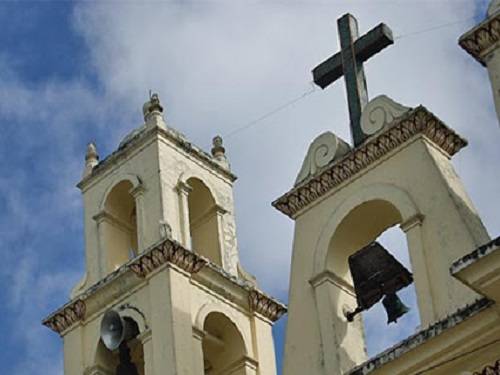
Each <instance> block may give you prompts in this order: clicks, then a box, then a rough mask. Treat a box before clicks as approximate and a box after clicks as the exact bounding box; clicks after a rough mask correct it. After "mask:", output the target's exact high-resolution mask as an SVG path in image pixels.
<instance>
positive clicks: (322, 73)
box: [312, 52, 344, 89]
mask: <svg viewBox="0 0 500 375" xmlns="http://www.w3.org/2000/svg"><path fill="white" fill-rule="evenodd" d="M312 74H313V80H314V83H315V84H317V85H318V86H319V87H321V88H322V89H324V88H325V87H327V86H328V85H329V84H330V83H332V82H334V81H336V80H337V79H339V78H340V77H342V74H344V71H343V68H342V55H341V54H340V52H339V53H336V54H335V55H333V56H332V57H330V58H328V59H326V60H325V61H323V62H322V63H321V64H319V65H318V66H317V67H316V68H314V69H313V71H312Z"/></svg>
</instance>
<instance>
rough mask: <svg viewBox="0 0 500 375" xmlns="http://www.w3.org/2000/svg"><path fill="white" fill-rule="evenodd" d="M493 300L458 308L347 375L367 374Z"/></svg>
mask: <svg viewBox="0 0 500 375" xmlns="http://www.w3.org/2000/svg"><path fill="white" fill-rule="evenodd" d="M492 305H493V302H492V301H490V300H489V299H487V298H481V299H479V300H477V301H476V302H474V303H472V304H470V305H467V306H465V307H462V308H460V309H458V310H457V311H456V312H454V313H453V314H451V315H449V316H448V317H446V318H444V319H442V320H440V321H438V322H436V323H434V324H433V325H431V326H430V327H429V328H426V329H423V330H421V331H420V332H417V333H415V334H414V335H412V336H410V337H408V338H407V339H405V340H403V341H401V342H400V343H398V344H396V345H394V346H393V347H391V348H389V349H387V350H385V351H383V352H382V353H380V354H378V355H376V356H375V357H373V358H371V359H369V360H368V361H366V362H364V363H362V364H361V365H359V366H356V367H354V368H353V369H352V370H350V371H348V372H347V373H346V375H367V374H370V373H371V372H373V371H375V370H377V369H379V368H380V367H382V366H384V365H385V364H387V363H389V362H391V361H394V360H396V359H397V358H399V357H401V356H402V355H403V354H405V353H408V352H409V351H411V350H413V349H415V348H416V347H418V346H420V345H423V344H424V343H426V342H427V341H429V340H430V339H432V338H433V337H436V336H439V335H440V334H441V333H443V332H444V331H446V330H448V329H450V328H453V327H455V326H457V325H458V324H460V323H462V322H463V321H465V320H467V319H468V318H471V317H473V316H474V315H476V314H478V313H479V312H481V311H483V310H485V309H487V308H488V307H490V306H492Z"/></svg>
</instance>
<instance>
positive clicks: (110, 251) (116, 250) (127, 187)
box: [96, 178, 140, 273]
mask: <svg viewBox="0 0 500 375" xmlns="http://www.w3.org/2000/svg"><path fill="white" fill-rule="evenodd" d="M134 183H135V184H136V185H134ZM137 183H139V185H138V184H137ZM138 186H140V180H138V179H132V180H131V179H128V178H127V179H122V180H119V181H118V182H117V183H115V184H114V185H112V186H111V188H110V190H109V191H108V192H107V194H106V196H105V199H104V202H103V204H102V210H101V212H100V214H99V215H97V216H96V220H97V222H98V230H99V236H100V238H101V253H102V255H103V256H104V258H105V259H104V262H103V263H104V264H103V268H104V270H105V272H106V273H107V272H112V271H114V270H115V269H117V268H118V267H120V266H121V265H122V264H124V263H126V262H127V261H128V260H129V259H130V258H131V257H133V256H135V255H137V254H138V252H139V225H138V217H139V216H140V213H139V212H138V205H137V202H136V198H135V197H134V195H133V194H132V191H133V190H134V189H135V188H136V187H138Z"/></svg>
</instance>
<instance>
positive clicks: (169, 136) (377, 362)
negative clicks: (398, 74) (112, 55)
mask: <svg viewBox="0 0 500 375" xmlns="http://www.w3.org/2000/svg"><path fill="white" fill-rule="evenodd" d="M499 19H500V5H499V2H498V1H493V2H492V4H491V6H490V9H489V11H488V15H487V18H486V20H485V21H484V22H482V23H481V24H480V25H478V26H477V27H476V28H474V29H473V30H471V31H470V32H468V33H466V34H465V35H464V36H463V37H462V38H461V39H460V45H461V46H462V47H463V48H464V49H466V50H467V51H468V52H469V53H470V54H471V55H472V56H473V57H474V58H476V60H478V61H479V62H480V63H481V64H483V65H485V66H486V67H487V68H488V73H489V76H490V78H491V83H492V87H493V94H494V97H495V102H496V104H497V110H498V103H499V102H500V101H499V99H498V93H499V92H500V91H499V90H500V80H499V79H497V78H498V77H499V76H500V65H498V64H497V60H496V57H495V56H496V55H497V49H498V47H499V46H500V45H499V42H498V39H499V35H500V21H499ZM338 24H339V35H340V40H341V43H340V45H341V51H340V52H339V53H337V54H335V55H333V56H332V57H331V58H329V59H327V60H325V62H323V63H322V64H320V65H318V67H317V68H315V70H314V71H313V76H314V79H315V83H316V84H317V85H318V86H320V87H322V88H326V87H327V86H328V85H329V84H331V83H332V82H334V81H335V80H337V79H339V78H340V77H342V76H343V77H344V79H345V83H346V88H347V98H348V104H349V114H350V120H351V121H350V122H351V133H352V136H353V139H352V145H351V144H350V142H347V141H345V140H342V139H340V138H339V137H338V136H336V135H335V134H333V133H331V132H326V133H323V134H321V135H319V136H318V137H317V138H316V139H315V140H314V141H313V142H312V143H311V145H310V147H309V149H308V151H307V154H306V157H305V159H304V162H303V165H302V167H301V169H300V171H299V173H298V176H297V179H296V181H295V183H294V186H293V187H292V188H291V189H290V190H289V191H288V192H287V193H285V194H284V195H282V196H281V197H279V198H278V199H276V200H275V201H274V202H273V206H274V207H275V208H276V209H277V210H279V211H280V212H282V213H283V214H285V215H287V216H288V217H290V218H291V219H292V220H294V222H295V233H294V241H293V252H292V260H291V265H292V267H291V277H290V291H289V306H288V307H287V306H285V305H284V304H282V303H280V302H279V301H277V300H276V299H274V298H272V297H271V296H269V295H267V294H266V293H265V292H263V291H262V290H260V289H259V287H258V286H257V282H256V280H255V278H254V277H252V276H251V275H249V274H248V273H247V272H246V271H245V270H244V269H242V267H241V265H240V263H239V260H238V244H237V240H236V230H235V220H234V214H233V213H234V203H233V194H232V187H233V183H234V181H235V180H236V176H235V175H234V174H233V173H232V171H231V169H230V165H229V161H228V160H227V158H226V155H225V150H224V146H223V143H222V139H221V138H220V137H216V138H214V141H213V148H212V150H211V153H210V154H208V153H206V152H204V151H203V150H201V149H199V148H198V147H196V146H194V145H193V144H191V143H190V142H189V141H188V140H187V139H186V138H185V137H184V136H183V135H182V134H180V133H179V132H177V131H175V130H174V129H172V128H171V127H170V126H167V124H166V123H165V120H164V116H163V108H162V105H161V103H160V100H159V98H158V96H157V95H153V96H151V98H150V100H149V101H148V102H146V104H145V105H144V108H143V115H144V124H143V125H142V126H141V127H140V128H139V129H136V130H134V131H133V132H132V133H130V134H129V135H128V136H127V137H126V138H125V139H124V140H123V141H122V142H121V143H120V145H119V146H118V148H117V150H116V151H115V152H113V153H112V154H111V155H109V156H108V157H106V158H105V159H104V160H102V161H100V160H99V156H98V152H97V149H96V146H95V145H94V144H89V146H88V149H87V154H86V157H85V168H84V172H83V177H82V180H81V182H80V183H79V185H78V187H79V188H80V190H81V191H82V195H83V201H84V213H85V215H84V222H85V244H86V250H85V254H86V272H85V276H84V278H83V279H82V280H81V281H80V283H79V284H78V285H77V286H75V288H74V289H73V291H72V293H71V300H70V302H68V303H67V304H66V305H64V306H62V307H60V308H59V309H57V310H56V311H55V312H53V313H52V314H50V315H49V316H48V317H47V318H46V319H45V320H44V321H43V324H45V325H46V326H48V327H49V328H50V329H52V330H53V331H55V332H57V333H58V334H60V335H61V337H62V338H63V342H64V372H65V374H66V375H80V374H84V375H114V374H118V375H122V374H132V375H159V374H165V375H169V374H172V375H174V374H176V375H181V374H182V375H203V374H207V375H231V374H234V375H276V361H275V352H274V343H273V337H272V325H273V323H274V322H275V321H276V320H278V319H279V318H280V317H281V316H282V315H283V314H285V313H286V312H287V310H288V324H287V328H286V342H285V356H284V359H283V363H284V368H283V374H285V375H306V374H307V375H308V374H311V375H337V374H338V375H341V374H348V375H366V374H373V375H393V374H394V375H420V374H426V375H427V374H434V375H441V374H443V375H444V374H451V375H455V374H457V375H466V374H467V375H488V374H500V310H499V308H498V305H499V303H500V237H499V238H496V239H492V238H491V237H490V235H489V234H488V232H487V230H486V228H485V226H484V225H483V223H482V222H481V218H480V217H479V215H478V213H477V211H476V209H475V208H474V205H473V202H472V201H471V199H470V198H469V197H468V195H467V192H466V191H465V189H464V187H463V185H462V183H461V181H460V178H459V176H458V175H457V173H456V172H455V170H454V168H453V165H452V163H451V160H452V158H453V156H454V155H456V154H457V153H458V152H460V150H461V149H462V148H464V147H466V146H467V141H466V140H465V139H464V138H463V137H461V136H460V135H459V134H457V133H456V132H455V131H454V130H453V129H452V128H451V127H450V126H448V125H447V124H445V123H444V122H443V121H441V120H440V119H439V118H438V116H437V115H435V114H434V113H433V112H431V111H430V110H429V109H427V108H426V107H424V106H418V107H416V108H409V107H406V106H404V105H402V104H400V103H397V101H395V100H393V99H391V98H389V97H387V96H384V95H381V96H378V97H376V98H374V99H372V100H369V98H368V94H367V90H366V80H365V77H364V72H363V67H362V64H363V62H365V61H367V60H368V59H369V58H370V57H372V56H373V55H375V54H376V53H378V52H380V51H381V50H382V49H384V48H386V47H388V46H389V45H390V44H392V42H393V38H392V33H391V31H390V28H389V27H388V26H386V25H384V24H380V25H378V26H376V27H375V28H374V29H372V31H370V32H368V33H367V34H365V35H364V36H361V37H359V36H358V33H357V21H356V19H355V18H354V17H353V16H351V15H345V16H343V17H342V18H340V19H339V22H338ZM393 227H399V228H400V229H401V231H402V232H403V233H404V235H405V237H406V242H407V244H408V251H409V256H410V260H411V265H412V272H413V274H412V275H411V278H410V279H408V280H406V281H408V282H414V284H415V289H416V296H417V303H418V310H419V316H420V320H421V326H420V328H419V330H418V331H417V332H415V333H414V334H413V335H411V336H409V337H408V338H406V339H404V340H403V341H402V342H400V343H398V344H396V345H394V346H393V347H391V348H388V349H387V350H385V351H384V352H382V353H380V354H378V355H376V356H374V357H372V358H368V356H367V353H366V345H365V333H364V323H363V319H362V316H361V315H360V314H358V313H359V312H360V311H362V310H366V309H367V308H369V307H370V306H371V305H373V303H376V302H378V301H380V300H381V299H382V298H384V300H385V298H387V297H388V296H394V295H395V293H396V292H397V291H398V290H399V289H401V288H402V287H404V286H406V285H407V284H404V285H403V284H401V279H402V277H403V276H402V275H406V274H404V273H402V272H401V271H398V272H395V273H389V272H388V268H389V266H391V267H392V266H394V264H396V263H397V261H395V260H391V259H392V257H391V256H388V258H387V259H388V260H387V262H388V263H380V259H379V261H377V258H376V257H375V258H373V257H372V258H371V260H370V261H369V262H368V264H367V263H366V261H365V264H364V265H365V266H367V267H366V268H364V271H363V272H365V275H364V276H366V279H367V280H368V283H366V282H365V283H364V284H361V281H360V279H359V278H358V277H355V276H356V274H355V272H354V271H359V270H355V267H356V266H355V264H354V261H353V259H354V258H353V257H355V256H356V255H359V254H361V252H365V253H366V254H368V255H369V253H370V251H372V250H370V249H373V248H374V247H373V244H374V243H375V242H374V241H375V240H376V239H377V238H378V237H379V236H380V235H381V234H382V233H384V232H385V231H386V230H388V229H389V228H393ZM380 251H382V253H378V254H384V252H388V253H389V252H390V249H389V251H386V250H385V249H383V250H380ZM367 259H368V258H367ZM391 262H392V263H391ZM381 264H382V266H380V265H381ZM398 267H399V266H397V267H396V268H394V267H393V268H392V269H398ZM400 268H401V267H400ZM381 275H384V277H385V278H383V279H381V277H382V276H381ZM375 280H377V281H375ZM380 280H383V281H382V282H381V281H380ZM365 297H366V298H368V299H370V301H371V302H370V303H369V304H367V303H366V299H365ZM383 303H384V306H385V302H383ZM401 313H404V311H402V312H401ZM398 316H399V315H397V316H395V318H397V317H398Z"/></svg>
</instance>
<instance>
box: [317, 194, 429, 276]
mask: <svg viewBox="0 0 500 375" xmlns="http://www.w3.org/2000/svg"><path fill="white" fill-rule="evenodd" d="M375 201H378V202H386V204H387V205H388V206H386V207H385V208H386V209H388V210H390V208H389V206H391V207H392V208H393V209H394V210H396V211H397V212H398V214H399V219H400V220H399V222H400V223H401V224H402V225H403V224H404V223H406V222H409V221H411V220H412V219H413V218H415V217H419V216H421V214H420V212H419V210H418V208H417V206H416V204H415V203H414V201H413V199H412V198H411V197H410V195H409V194H408V193H407V192H406V191H405V190H403V189H401V188H399V187H397V186H395V185H390V184H373V185H369V186H366V187H364V188H362V189H360V190H359V191H356V192H355V193H354V194H352V195H351V196H349V197H348V198H346V199H345V200H344V201H343V202H342V203H341V204H340V205H339V206H338V207H337V209H335V210H334V211H333V212H332V214H331V215H330V217H329V218H328V219H327V221H326V222H325V225H324V226H323V228H322V230H321V233H320V236H319V238H318V241H317V243H316V247H315V250H314V275H313V276H316V275H319V274H320V273H321V272H323V271H325V270H326V269H328V254H329V249H330V245H331V239H332V237H333V236H334V233H335V231H336V230H337V228H338V227H339V225H340V224H341V222H342V221H343V220H344V219H345V218H346V217H348V216H349V214H350V213H351V212H352V211H353V210H354V209H355V208H356V207H359V206H361V205H363V204H365V203H368V202H375ZM395 224H397V222H395V223H394V224H393V225H395ZM385 229H387V228H384V229H383V230H385Z"/></svg>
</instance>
